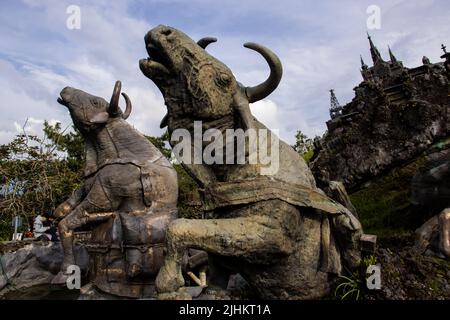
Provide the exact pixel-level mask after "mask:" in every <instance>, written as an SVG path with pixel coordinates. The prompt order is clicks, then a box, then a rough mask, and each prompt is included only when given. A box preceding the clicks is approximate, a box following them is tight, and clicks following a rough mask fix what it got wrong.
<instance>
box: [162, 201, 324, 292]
mask: <svg viewBox="0 0 450 320" xmlns="http://www.w3.org/2000/svg"><path fill="white" fill-rule="evenodd" d="M307 210H308V209H305V211H307ZM220 215H221V216H224V218H220V219H208V220H190V219H178V220H176V221H174V222H172V223H171V224H170V225H169V228H168V230H167V238H166V240H167V244H168V248H167V249H168V252H167V256H166V260H165V264H164V266H163V268H162V269H161V270H160V273H159V274H158V277H157V279H156V286H157V289H158V291H159V292H160V293H165V292H172V291H176V290H177V289H178V288H180V287H182V286H183V285H184V280H183V277H182V274H181V259H182V256H183V253H184V252H185V250H186V249H187V248H196V249H200V250H205V251H207V252H208V253H210V254H212V255H214V256H217V257H218V258H220V259H223V262H225V263H226V262H228V263H226V265H228V266H230V265H231V266H233V265H234V266H235V268H236V271H239V272H240V273H241V274H242V275H243V276H244V277H245V278H246V279H247V280H249V283H251V285H252V286H253V287H254V289H255V290H257V292H258V293H259V295H260V296H261V297H262V298H266V299H296V298H297V299H298V298H315V297H319V296H321V295H323V293H324V292H326V291H327V290H328V287H327V286H326V284H327V281H326V279H327V274H326V273H324V272H321V271H318V269H319V265H318V261H319V260H320V259H319V258H320V254H321V218H320V215H317V214H316V213H302V214H299V210H298V208H296V207H295V206H292V205H290V204H288V203H286V202H284V201H281V200H269V201H262V202H259V203H256V204H253V205H248V206H245V207H243V208H239V209H234V210H232V211H230V212H228V213H220ZM233 216H239V217H233ZM299 265H301V266H302V268H301V269H300V268H298V266H299ZM324 280H325V281H324ZM299 289H300V291H299Z"/></svg>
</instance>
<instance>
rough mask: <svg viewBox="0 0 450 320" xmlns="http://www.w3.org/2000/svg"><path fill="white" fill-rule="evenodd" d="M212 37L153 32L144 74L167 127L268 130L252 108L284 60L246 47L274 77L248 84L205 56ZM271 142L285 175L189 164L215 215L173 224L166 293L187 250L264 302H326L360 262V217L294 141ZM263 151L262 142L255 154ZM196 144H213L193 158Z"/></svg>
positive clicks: (164, 271) (176, 282) (256, 167)
mask: <svg viewBox="0 0 450 320" xmlns="http://www.w3.org/2000/svg"><path fill="white" fill-rule="evenodd" d="M214 41H215V39H214V38H203V39H201V40H199V41H198V42H195V41H193V40H192V39H190V38H189V37H188V36H187V35H185V34H184V33H182V32H180V31H178V30H176V29H174V28H171V27H167V26H158V27H156V28H154V29H152V30H150V31H149V32H148V33H147V35H146V36H145V44H146V48H147V52H148V54H149V57H148V58H146V59H142V60H141V61H140V68H141V71H142V72H143V73H144V75H145V76H147V77H148V78H150V79H151V80H152V81H153V82H154V83H155V84H156V86H157V87H158V88H159V89H160V91H161V92H162V94H163V96H164V99H165V104H166V106H167V109H168V112H167V115H166V116H165V117H164V119H163V121H162V123H161V126H162V127H165V126H167V127H168V132H169V135H170V136H171V137H173V135H175V133H177V129H185V130H187V131H188V132H190V133H191V134H193V133H194V131H195V124H194V121H201V125H202V130H207V129H212V128H214V129H218V130H220V131H221V132H223V133H225V131H226V130H228V129H229V130H237V129H242V130H244V131H248V130H249V129H254V130H261V129H266V130H267V128H266V127H265V126H264V125H263V124H262V123H260V122H259V121H258V120H257V119H255V118H254V117H253V116H252V114H251V112H250V108H249V103H252V102H256V101H258V100H261V99H263V98H265V97H266V96H268V95H269V94H270V93H271V92H272V91H273V90H275V88H276V87H277V86H278V84H279V82H280V79H281V75H282V67H281V63H280V60H279V59H278V58H277V56H276V55H275V54H274V53H273V52H271V51H270V50H269V49H267V48H265V47H263V46H261V45H258V44H255V43H247V44H245V47H247V48H250V49H252V50H255V51H256V52H258V53H260V54H261V55H262V56H263V57H264V58H265V60H266V61H267V63H268V64H269V67H270V75H269V77H268V79H267V80H265V81H264V82H263V83H261V84H259V85H257V86H254V87H245V86H243V85H241V84H240V83H239V82H237V81H236V79H235V78H234V76H233V73H232V72H231V71H230V70H229V69H228V67H227V66H225V65H224V64H223V63H221V62H220V61H218V60H217V59H215V58H214V57H212V56H211V55H209V54H208V53H207V52H206V50H205V47H206V45H208V44H209V43H211V42H214ZM197 123H198V122H197ZM178 132H179V131H178ZM269 133H270V131H269ZM273 138H275V139H276V140H273ZM263 140H264V139H263ZM265 141H271V146H269V149H270V147H271V148H272V150H271V152H272V153H274V152H279V165H278V170H275V171H274V172H272V173H271V174H267V173H265V174H262V170H263V169H265V167H264V165H265V163H264V164H263V163H259V162H256V163H254V162H251V161H250V155H251V154H250V153H249V152H247V153H246V154H245V163H244V164H220V163H213V164H206V163H198V162H195V161H184V163H183V165H184V166H185V168H186V169H187V171H188V172H189V173H190V174H191V175H192V176H193V177H194V178H195V179H196V181H197V182H198V184H199V185H200V187H201V188H202V189H203V190H204V201H205V205H206V208H207V213H206V216H207V217H208V219H199V220H195V219H177V220H175V221H173V222H172V223H170V225H169V227H168V230H167V234H166V243H167V255H166V259H165V263H164V266H163V267H162V268H161V269H160V271H159V273H158V276H157V278H156V286H157V290H158V291H159V292H160V293H161V294H162V296H164V293H169V292H175V291H177V290H178V289H179V288H181V287H182V286H183V285H184V279H183V276H182V268H181V264H182V260H183V258H182V257H183V253H184V252H185V250H186V249H187V248H195V249H200V250H205V251H207V252H208V253H209V255H210V257H211V258H212V259H213V260H214V262H215V263H214V264H215V265H219V266H222V267H226V268H228V269H230V271H234V272H239V273H240V274H241V275H242V276H243V277H244V278H245V279H246V280H247V281H248V282H249V283H250V285H251V286H252V287H253V288H254V289H255V290H256V291H257V292H258V293H259V295H260V296H261V297H262V298H266V299H311V298H319V297H322V296H324V295H326V294H327V293H328V292H329V290H330V287H331V285H332V283H333V280H334V279H336V277H337V275H339V274H341V272H342V271H343V269H344V266H347V267H350V268H352V267H355V266H356V265H358V263H359V259H360V251H359V238H360V235H361V232H362V230H361V225H360V223H359V221H358V220H357V219H356V218H355V217H354V216H353V215H352V214H351V212H350V211H349V210H348V209H346V208H345V207H343V206H342V205H341V204H339V203H337V202H335V201H333V200H331V199H330V198H328V197H327V196H326V195H325V194H324V193H323V192H322V191H321V190H320V189H318V188H317V187H316V185H315V180H314V178H313V176H312V174H311V172H310V170H309V169H308V167H307V165H306V164H305V162H304V161H303V159H302V157H301V156H299V154H297V153H296V152H295V151H294V150H293V149H292V148H291V147H290V146H289V145H288V144H286V143H285V142H283V141H279V140H278V139H277V138H276V136H275V135H274V134H271V133H270V137H268V138H267V139H266V140H265ZM274 141H275V142H276V143H274ZM171 144H173V146H174V147H175V146H176V144H175V143H174V142H171ZM275 145H278V146H279V147H278V148H277V147H275ZM260 147H261V145H260V144H259V143H258V144H257V147H256V148H257V150H256V151H258V149H259V148H260ZM196 148H197V149H198V148H200V149H202V150H205V148H207V145H206V146H205V145H204V144H203V145H200V147H199V144H198V143H197V144H196V142H195V140H194V142H193V143H192V151H194V153H195V151H198V150H196ZM200 151H201V150H200ZM247 151H248V150H247ZM224 154H225V153H224ZM258 161H259V160H258Z"/></svg>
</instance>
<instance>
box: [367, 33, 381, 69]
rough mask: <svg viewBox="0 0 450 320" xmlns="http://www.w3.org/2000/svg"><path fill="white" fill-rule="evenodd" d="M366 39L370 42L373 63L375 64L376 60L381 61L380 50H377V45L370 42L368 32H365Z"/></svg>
mask: <svg viewBox="0 0 450 320" xmlns="http://www.w3.org/2000/svg"><path fill="white" fill-rule="evenodd" d="M367 39H369V44H370V54H371V55H372V61H373V64H374V65H375V64H377V63H378V62H381V61H383V58H381V54H380V51H378V49H377V47H375V45H374V44H373V42H372V38H371V37H370V34H369V32H367Z"/></svg>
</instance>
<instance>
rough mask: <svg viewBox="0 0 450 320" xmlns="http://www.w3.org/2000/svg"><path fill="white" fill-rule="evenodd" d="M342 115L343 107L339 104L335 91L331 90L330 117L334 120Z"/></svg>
mask: <svg viewBox="0 0 450 320" xmlns="http://www.w3.org/2000/svg"><path fill="white" fill-rule="evenodd" d="M341 114H342V107H341V105H340V104H339V101H338V99H337V98H336V95H335V94H334V90H333V89H330V117H331V119H334V118H336V117H338V116H340V115H341Z"/></svg>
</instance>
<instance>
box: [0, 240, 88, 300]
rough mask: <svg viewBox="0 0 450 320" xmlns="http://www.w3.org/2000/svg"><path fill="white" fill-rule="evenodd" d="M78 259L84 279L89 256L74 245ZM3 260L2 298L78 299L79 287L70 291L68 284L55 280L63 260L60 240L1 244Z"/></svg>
mask: <svg viewBox="0 0 450 320" xmlns="http://www.w3.org/2000/svg"><path fill="white" fill-rule="evenodd" d="M75 258H76V261H77V264H78V266H80V269H81V276H82V282H83V281H84V279H83V276H84V275H85V274H86V273H87V269H88V263H89V257H88V255H87V252H86V251H85V250H84V249H83V248H81V247H79V246H75ZM0 259H1V266H0V299H76V298H77V297H78V295H79V290H69V289H68V288H67V286H66V284H65V283H64V284H56V283H54V279H55V277H56V276H57V274H58V272H59V271H60V268H61V264H62V259H63V255H62V248H61V244H60V243H59V242H43V241H32V240H29V241H16V242H14V243H2V244H1V246H0Z"/></svg>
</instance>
